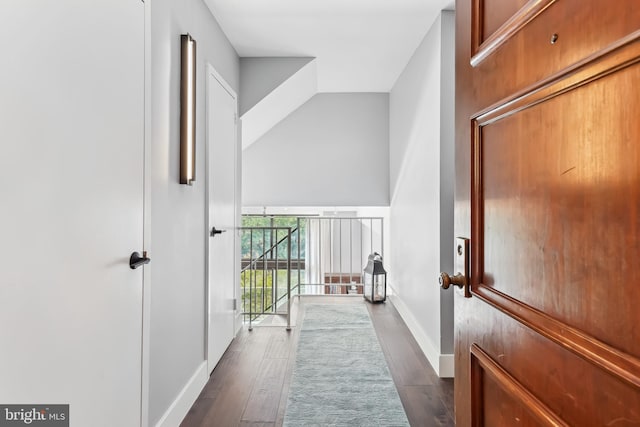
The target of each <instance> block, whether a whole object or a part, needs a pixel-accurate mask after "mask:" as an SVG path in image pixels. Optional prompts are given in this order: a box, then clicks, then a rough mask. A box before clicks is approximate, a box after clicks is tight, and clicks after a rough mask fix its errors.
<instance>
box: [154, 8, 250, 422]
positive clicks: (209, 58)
mask: <svg viewBox="0 0 640 427" xmlns="http://www.w3.org/2000/svg"><path fill="white" fill-rule="evenodd" d="M187 32H189V33H190V34H191V35H192V36H193V37H194V38H195V39H196V41H197V49H198V50H197V60H198V63H197V100H196V104H197V105H196V109H197V110H196V113H197V117H196V121H197V132H196V153H197V165H196V172H197V176H196V182H195V184H194V185H193V186H186V185H180V184H178V169H179V115H180V98H179V96H180V88H179V79H180V34H183V33H187ZM151 37H152V52H151V54H152V64H151V67H152V70H151V75H152V82H151V91H152V94H151V96H152V111H151V115H152V147H151V152H152V154H151V156H152V159H151V168H152V182H151V211H152V212H153V214H152V216H151V254H152V255H151V256H152V258H153V264H150V267H151V269H150V274H151V276H152V278H151V280H152V285H151V326H150V330H151V331H150V347H151V348H150V372H149V376H150V380H149V381H150V385H149V390H150V395H149V420H150V425H155V424H156V423H157V422H158V420H159V419H160V418H161V417H162V415H163V414H164V413H165V412H166V411H167V409H168V408H169V406H170V405H171V404H172V403H173V402H174V400H175V399H176V397H177V396H178V394H179V392H180V391H181V390H182V388H183V387H184V386H185V384H186V383H187V381H188V380H189V379H190V378H191V376H192V375H193V374H194V372H195V370H196V369H197V368H198V366H200V364H201V363H202V362H203V361H204V360H205V348H204V334H205V310H204V308H205V243H206V237H205V236H206V234H205V232H206V230H205V175H204V170H205V163H204V160H205V156H204V152H205V99H206V98H205V96H206V92H205V86H206V73H205V69H206V63H207V62H210V63H211V64H212V65H213V66H214V68H215V69H216V70H217V71H218V72H219V73H220V74H221V75H222V76H223V78H224V79H225V80H226V81H227V83H229V84H230V85H231V86H232V87H233V89H234V90H236V91H237V90H238V86H239V60H238V56H237V54H236V52H235V50H234V49H233V48H232V47H231V45H230V43H229V41H228V40H227V38H226V37H225V35H224V34H223V33H222V30H221V29H220V27H219V26H218V23H217V22H216V21H215V19H214V17H213V16H212V15H211V13H210V12H209V9H208V8H207V7H206V6H205V4H204V3H203V2H202V0H180V1H172V0H154V1H153V4H152V8H151Z"/></svg>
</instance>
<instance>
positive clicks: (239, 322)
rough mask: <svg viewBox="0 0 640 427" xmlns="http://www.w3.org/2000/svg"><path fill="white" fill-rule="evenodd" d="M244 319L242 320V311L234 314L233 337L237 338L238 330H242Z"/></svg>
mask: <svg viewBox="0 0 640 427" xmlns="http://www.w3.org/2000/svg"><path fill="white" fill-rule="evenodd" d="M243 322H244V319H243V318H242V311H239V312H238V314H236V320H235V327H236V330H235V333H234V334H233V336H234V337H235V336H237V335H238V332H240V329H242V325H243Z"/></svg>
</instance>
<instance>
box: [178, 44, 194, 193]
mask: <svg viewBox="0 0 640 427" xmlns="http://www.w3.org/2000/svg"><path fill="white" fill-rule="evenodd" d="M180 38H181V41H182V46H181V56H180V184H187V185H192V184H193V181H195V180H196V41H195V40H194V39H193V38H191V36H190V35H189V34H183V35H181V36H180Z"/></svg>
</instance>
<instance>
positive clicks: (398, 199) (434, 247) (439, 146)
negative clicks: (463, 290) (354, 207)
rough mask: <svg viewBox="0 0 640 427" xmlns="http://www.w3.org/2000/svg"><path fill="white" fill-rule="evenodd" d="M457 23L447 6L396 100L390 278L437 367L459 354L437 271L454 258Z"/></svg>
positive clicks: (392, 107)
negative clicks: (454, 137) (454, 136)
mask: <svg viewBox="0 0 640 427" xmlns="http://www.w3.org/2000/svg"><path fill="white" fill-rule="evenodd" d="M454 30H455V28H454V19H453V12H443V13H442V15H441V16H439V17H438V18H437V19H436V21H435V22H434V24H433V26H432V27H431V28H430V30H429V32H428V33H427V35H426V36H425V38H424V40H423V41H422V43H421V44H420V46H419V47H418V48H417V50H416V52H415V53H414V55H413V57H412V58H411V60H410V61H409V63H408V64H407V67H406V68H405V70H404V71H403V73H402V74H401V76H400V77H399V79H398V80H397V82H396V83H395V85H394V87H393V89H392V91H391V94H390V100H389V103H390V123H389V126H390V141H389V145H390V183H391V188H392V193H391V209H390V217H391V235H390V238H391V244H390V245H391V251H392V252H391V263H390V269H389V270H390V283H391V284H392V286H393V287H394V289H395V291H396V298H397V299H399V300H400V301H399V302H400V303H402V304H403V305H404V306H405V307H406V308H407V310H408V312H409V313H408V314H409V316H410V317H411V318H412V319H411V320H412V321H409V322H408V323H411V324H412V325H410V326H413V333H414V335H416V338H417V340H418V342H419V343H420V344H421V346H422V347H423V350H425V354H426V355H427V357H428V358H429V360H430V362H431V363H432V364H433V365H434V367H435V368H436V370H439V365H440V360H441V359H442V357H441V356H442V355H450V354H451V353H453V296H452V293H451V292H448V293H445V292H442V291H440V289H439V287H438V279H437V277H438V274H439V272H440V271H451V268H452V267H451V266H452V264H453V261H452V258H453V255H452V251H453V249H452V247H453V244H452V241H453V224H452V219H453V182H454V168H453V113H454V112H453V95H454V94H453V75H454V60H453V37H454ZM416 329H417V330H416ZM449 361H450V362H452V356H451V357H450V359H449Z"/></svg>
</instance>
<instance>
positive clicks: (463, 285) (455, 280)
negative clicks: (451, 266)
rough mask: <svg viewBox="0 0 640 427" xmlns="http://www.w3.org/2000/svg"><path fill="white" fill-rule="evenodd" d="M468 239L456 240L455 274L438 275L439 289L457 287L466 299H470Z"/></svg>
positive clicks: (459, 238) (460, 238)
mask: <svg viewBox="0 0 640 427" xmlns="http://www.w3.org/2000/svg"><path fill="white" fill-rule="evenodd" d="M468 260H469V239H465V238H463V237H458V238H456V262H455V269H456V274H454V275H452V276H450V275H449V274H447V273H444V272H443V273H440V278H439V280H438V282H440V287H441V288H442V289H449V287H450V286H451V285H454V286H457V287H458V288H460V289H462V290H463V293H464V296H465V297H466V298H470V297H471V288H470V286H469V285H470V283H471V282H470V280H469V264H468Z"/></svg>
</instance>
